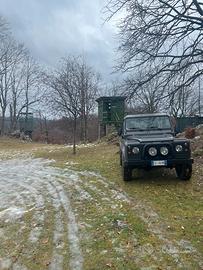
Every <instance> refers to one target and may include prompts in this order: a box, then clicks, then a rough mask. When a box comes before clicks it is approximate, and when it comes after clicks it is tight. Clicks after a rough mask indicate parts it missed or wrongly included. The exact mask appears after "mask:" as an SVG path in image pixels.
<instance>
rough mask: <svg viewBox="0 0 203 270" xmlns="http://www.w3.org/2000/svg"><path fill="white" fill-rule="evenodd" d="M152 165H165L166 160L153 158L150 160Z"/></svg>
mask: <svg viewBox="0 0 203 270" xmlns="http://www.w3.org/2000/svg"><path fill="white" fill-rule="evenodd" d="M151 165H152V166H166V165H167V161H166V160H153V161H152V162H151Z"/></svg>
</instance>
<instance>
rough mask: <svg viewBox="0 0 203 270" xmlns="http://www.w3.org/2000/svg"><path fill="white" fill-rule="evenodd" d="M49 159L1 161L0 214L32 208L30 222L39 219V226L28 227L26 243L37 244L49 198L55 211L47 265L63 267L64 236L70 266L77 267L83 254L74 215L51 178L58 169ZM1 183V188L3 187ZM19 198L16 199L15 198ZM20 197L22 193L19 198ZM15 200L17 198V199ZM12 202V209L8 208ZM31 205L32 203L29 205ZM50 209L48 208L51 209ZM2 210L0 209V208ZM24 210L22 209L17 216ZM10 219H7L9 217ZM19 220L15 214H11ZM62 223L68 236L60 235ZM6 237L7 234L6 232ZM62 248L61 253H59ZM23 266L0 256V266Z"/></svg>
mask: <svg viewBox="0 0 203 270" xmlns="http://www.w3.org/2000/svg"><path fill="white" fill-rule="evenodd" d="M49 163H50V162H47V161H44V160H41V159H26V160H8V161H2V162H1V164H0V197H2V198H4V202H5V201H6V203H4V204H3V203H2V201H0V216H1V214H2V212H3V211H4V213H5V211H7V212H8V215H7V216H9V215H10V216H12V215H13V216H14V215H16V214H17V212H18V211H19V209H20V208H19V207H22V209H24V211H31V209H33V208H34V211H33V212H34V213H33V216H32V223H41V226H40V228H39V227H38V226H37V227H35V228H34V229H33V228H31V231H30V234H29V237H28V239H27V241H28V243H29V242H32V243H35V246H36V247H37V246H38V245H39V239H40V236H41V235H42V234H43V230H44V229H46V228H44V224H43V223H44V219H45V214H44V212H45V210H46V209H45V200H50V201H52V206H53V209H54V211H55V213H56V214H55V217H54V219H55V220H54V222H55V229H54V230H53V232H52V234H53V235H52V237H53V255H52V260H51V262H50V265H49V269H58V270H60V269H63V260H64V257H65V256H66V253H67V254H68V252H66V253H64V245H63V243H62V239H64V238H66V237H67V238H68V245H69V246H70V251H71V252H70V255H71V256H70V258H68V261H69V264H70V269H74V270H81V269H82V264H83V257H82V253H81V250H80V246H79V233H78V227H77V222H76V218H75V215H74V212H73V210H72V208H71V203H70V199H69V198H68V194H65V192H64V191H63V188H62V187H61V185H60V184H59V183H58V182H57V181H55V179H56V177H57V176H59V175H60V174H61V173H60V172H59V170H57V169H54V168H52V167H50V166H48V164H49ZM3 187H4V189H3ZM9 194H12V196H13V198H14V199H15V198H17V197H18V198H21V200H20V203H19V202H17V199H16V200H14V199H13V198H11V196H10V195H9ZM29 196H30V197H32V200H31V199H30V198H29V203H30V201H31V202H32V205H29V204H27V200H26V199H27V198H28V197H29ZM22 197H24V198H23V199H22ZM18 200H19V199H18ZM11 203H12V205H13V206H15V208H13V210H14V212H15V213H12V212H11V211H10V210H11V209H9V206H10V204H11ZM33 206H34V207H33ZM61 207H63V209H64V211H65V214H66V220H62V215H61V211H59V209H60V208H61ZM53 209H52V211H53ZM1 210H2V211H1ZM23 214H24V212H23V211H22V213H21V217H22V215H23ZM11 218H12V217H11ZM10 221H11V220H10ZM15 221H16V222H19V220H18V217H17V218H15ZM64 224H65V225H66V226H67V231H68V236H67V235H64V233H65V232H64V228H63V227H64ZM8 237H9V236H8ZM62 251H63V253H64V254H62ZM11 267H12V268H13V269H26V267H25V266H23V265H20V264H17V263H14V264H13V263H12V260H11V258H0V269H10V268H11Z"/></svg>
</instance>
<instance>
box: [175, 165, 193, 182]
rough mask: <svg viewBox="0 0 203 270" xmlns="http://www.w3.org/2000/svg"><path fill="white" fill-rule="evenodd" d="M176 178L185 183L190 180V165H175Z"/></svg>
mask: <svg viewBox="0 0 203 270" xmlns="http://www.w3.org/2000/svg"><path fill="white" fill-rule="evenodd" d="M175 170H176V174H177V177H178V178H179V179H181V180H184V181H187V180H190V178H191V176H192V165H191V164H183V165H177V166H176V167H175Z"/></svg>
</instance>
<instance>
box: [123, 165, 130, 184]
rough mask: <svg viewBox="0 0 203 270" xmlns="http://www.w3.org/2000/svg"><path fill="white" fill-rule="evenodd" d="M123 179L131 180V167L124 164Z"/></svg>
mask: <svg viewBox="0 0 203 270" xmlns="http://www.w3.org/2000/svg"><path fill="white" fill-rule="evenodd" d="M122 173H123V180H124V181H131V180H132V169H131V168H129V167H126V166H123V167H122Z"/></svg>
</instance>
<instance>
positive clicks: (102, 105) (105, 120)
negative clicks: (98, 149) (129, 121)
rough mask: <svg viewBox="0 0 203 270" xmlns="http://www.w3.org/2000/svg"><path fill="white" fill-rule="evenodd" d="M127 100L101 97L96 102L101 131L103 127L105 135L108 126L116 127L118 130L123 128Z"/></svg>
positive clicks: (120, 97)
mask: <svg viewBox="0 0 203 270" xmlns="http://www.w3.org/2000/svg"><path fill="white" fill-rule="evenodd" d="M125 100H126V97H124V96H111V97H100V98H98V99H97V100H96V101H97V103H98V117H99V126H100V130H101V126H103V127H104V129H105V131H104V134H105V135H106V126H107V125H108V126H109V125H114V126H115V127H116V128H118V127H120V126H121V124H122V122H123V118H124V116H125Z"/></svg>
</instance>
